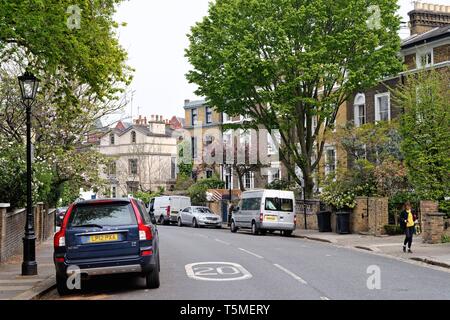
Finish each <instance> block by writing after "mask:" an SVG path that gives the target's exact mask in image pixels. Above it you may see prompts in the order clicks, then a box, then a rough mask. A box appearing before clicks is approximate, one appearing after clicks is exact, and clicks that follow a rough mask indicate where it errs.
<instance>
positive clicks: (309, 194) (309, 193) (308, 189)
mask: <svg viewBox="0 0 450 320" xmlns="http://www.w3.org/2000/svg"><path fill="white" fill-rule="evenodd" d="M303 177H304V178H303V180H304V184H305V188H304V192H305V198H306V199H312V198H313V195H314V181H313V178H312V176H311V173H310V172H308V173H307V174H304V176H303Z"/></svg>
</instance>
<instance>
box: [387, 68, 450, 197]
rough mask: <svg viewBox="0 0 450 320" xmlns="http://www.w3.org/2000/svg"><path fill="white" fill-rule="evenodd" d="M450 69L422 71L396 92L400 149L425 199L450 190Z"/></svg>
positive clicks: (414, 184) (446, 193)
mask: <svg viewBox="0 0 450 320" xmlns="http://www.w3.org/2000/svg"><path fill="white" fill-rule="evenodd" d="M449 79H450V73H449V72H448V70H447V71H445V72H440V71H422V72H420V73H418V74H413V75H410V76H408V78H407V80H406V82H405V84H404V85H402V86H400V87H399V88H398V89H397V90H396V91H395V92H394V99H395V102H396V104H397V105H398V106H399V107H401V108H402V109H403V110H404V115H403V116H402V117H401V122H400V134H401V136H402V138H403V140H402V143H401V149H402V152H403V154H404V155H405V163H406V167H407V171H408V176H409V179H410V181H411V183H412V184H413V187H414V189H415V191H416V192H417V194H418V195H419V196H420V197H421V198H422V199H427V200H443V199H444V198H445V197H448V196H449V194H448V192H449V190H450V90H449V87H450V80H449Z"/></svg>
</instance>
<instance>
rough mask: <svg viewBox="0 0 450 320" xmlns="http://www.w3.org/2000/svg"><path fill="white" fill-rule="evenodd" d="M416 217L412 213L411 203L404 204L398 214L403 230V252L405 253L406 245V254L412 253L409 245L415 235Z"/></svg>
mask: <svg viewBox="0 0 450 320" xmlns="http://www.w3.org/2000/svg"><path fill="white" fill-rule="evenodd" d="M416 220H417V216H416V215H415V214H414V213H413V212H412V208H411V203H409V202H406V203H405V205H404V209H403V211H402V213H401V214H400V223H401V226H402V227H403V228H404V230H405V241H404V242H403V252H406V245H408V252H409V253H412V251H411V245H412V241H413V235H414V233H415V226H416Z"/></svg>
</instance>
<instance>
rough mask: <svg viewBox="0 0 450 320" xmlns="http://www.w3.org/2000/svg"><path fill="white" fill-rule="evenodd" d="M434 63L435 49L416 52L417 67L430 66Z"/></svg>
mask: <svg viewBox="0 0 450 320" xmlns="http://www.w3.org/2000/svg"><path fill="white" fill-rule="evenodd" d="M432 64H433V50H432V49H431V50H428V51H426V52H417V54H416V65H417V68H426V67H430V66H431V65H432Z"/></svg>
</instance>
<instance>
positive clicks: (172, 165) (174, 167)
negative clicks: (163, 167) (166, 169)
mask: <svg viewBox="0 0 450 320" xmlns="http://www.w3.org/2000/svg"><path fill="white" fill-rule="evenodd" d="M176 177H177V158H175V157H172V158H170V179H172V180H174V179H176Z"/></svg>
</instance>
